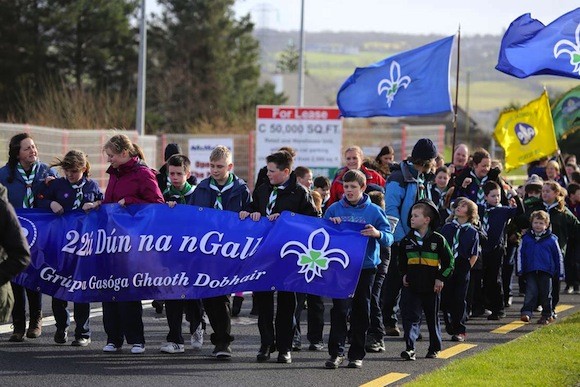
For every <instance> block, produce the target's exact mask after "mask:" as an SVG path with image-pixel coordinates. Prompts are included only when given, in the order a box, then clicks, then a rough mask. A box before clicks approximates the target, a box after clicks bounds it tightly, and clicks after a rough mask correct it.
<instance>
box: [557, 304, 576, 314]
mask: <svg viewBox="0 0 580 387" xmlns="http://www.w3.org/2000/svg"><path fill="white" fill-rule="evenodd" d="M573 307H574V305H567V304H562V305H558V306H557V307H556V313H560V312H563V311H565V310H568V309H572V308H573Z"/></svg>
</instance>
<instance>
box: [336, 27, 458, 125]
mask: <svg viewBox="0 0 580 387" xmlns="http://www.w3.org/2000/svg"><path fill="white" fill-rule="evenodd" d="M452 46H453V36H450V37H447V38H445V39H441V40H438V41H435V42H432V43H429V44H427V45H425V46H421V47H418V48H415V49H413V50H410V51H406V52H403V53H401V54H397V55H394V56H392V57H389V58H386V59H383V60H382V61H380V62H377V63H375V64H373V65H370V66H369V67H362V68H357V69H356V70H355V71H354V74H352V75H351V76H350V77H349V78H348V79H347V80H346V81H345V82H344V84H343V85H342V87H341V88H340V90H339V91H338V95H337V97H336V100H337V104H338V108H339V109H340V113H341V115H342V116H343V117H375V116H389V117H400V116H409V115H426V114H436V113H443V112H449V111H451V110H452V106H451V95H450V94H449V61H450V59H451V48H452Z"/></svg>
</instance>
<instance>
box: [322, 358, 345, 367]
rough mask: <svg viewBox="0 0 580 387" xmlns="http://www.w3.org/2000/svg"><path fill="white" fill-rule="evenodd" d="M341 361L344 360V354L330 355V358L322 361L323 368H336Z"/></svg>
mask: <svg viewBox="0 0 580 387" xmlns="http://www.w3.org/2000/svg"><path fill="white" fill-rule="evenodd" d="M343 361H344V356H331V357H330V359H328V360H327V361H326V362H325V363H324V368H326V369H329V370H335V369H337V368H338V366H339V365H341V364H342V362H343Z"/></svg>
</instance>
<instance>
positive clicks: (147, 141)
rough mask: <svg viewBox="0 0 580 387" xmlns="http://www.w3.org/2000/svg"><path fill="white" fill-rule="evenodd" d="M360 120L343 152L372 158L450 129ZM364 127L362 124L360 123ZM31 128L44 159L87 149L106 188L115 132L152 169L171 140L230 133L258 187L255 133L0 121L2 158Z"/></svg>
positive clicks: (347, 134)
mask: <svg viewBox="0 0 580 387" xmlns="http://www.w3.org/2000/svg"><path fill="white" fill-rule="evenodd" d="M354 122H356V121H351V120H345V121H344V127H343V150H344V148H346V147H348V146H350V145H353V144H355V145H359V146H360V147H361V148H363V149H364V151H365V153H366V154H367V155H368V156H371V157H373V156H374V155H376V154H378V151H379V150H380V148H381V147H382V146H384V145H386V144H389V145H391V146H393V147H394V148H395V152H396V153H395V154H396V155H397V159H400V158H405V157H406V156H407V155H408V154H410V153H411V149H412V147H413V145H414V144H415V142H416V141H417V140H418V139H419V138H421V137H429V138H431V139H432V140H433V141H434V142H435V144H436V145H437V147H438V148H439V149H443V146H444V127H443V126H440V125H433V126H408V125H406V126H389V125H385V126H375V127H370V128H369V127H362V126H360V123H357V124H355V123H354ZM357 125H358V126H357ZM22 132H27V133H30V135H31V136H32V137H33V138H34V142H35V143H36V146H37V148H38V153H39V158H40V160H42V161H43V162H45V163H48V164H50V163H51V162H52V161H53V160H54V158H55V157H62V156H63V155H64V154H65V153H66V152H67V151H68V150H70V149H79V150H82V151H84V152H85V153H86V154H87V155H88V157H89V161H90V163H91V177H92V178H93V179H94V180H96V181H97V183H99V185H100V186H101V187H103V188H104V187H105V186H106V184H107V182H108V176H107V174H106V170H107V168H108V167H109V164H108V163H107V159H106V156H105V154H104V153H103V151H102V150H103V146H104V145H105V143H106V142H107V140H108V139H109V138H110V137H112V136H113V135H115V134H126V135H127V136H129V138H130V139H131V141H133V142H135V143H137V144H139V145H140V146H141V148H142V149H143V152H144V154H145V159H146V161H147V163H148V164H149V165H150V166H152V167H156V168H158V167H160V166H161V165H163V161H164V160H163V155H164V149H165V146H166V145H167V144H169V143H176V144H179V146H180V147H181V149H182V151H183V153H185V154H186V155H187V154H188V147H189V139H191V138H196V137H197V138H210V137H211V138H218V137H229V138H232V139H233V143H234V164H235V166H234V169H235V173H236V175H238V176H240V177H241V178H243V179H244V180H246V181H247V182H248V183H249V184H250V187H251V188H252V187H253V182H254V181H255V178H254V153H255V142H254V133H253V132H252V133H249V134H233V135H211V134H203V135H201V134H200V135H191V134H163V135H159V136H151V135H146V136H139V135H138V134H137V132H135V131H122V130H105V129H95V130H66V129H56V128H47V127H42V126H33V125H20V124H2V123H0V138H1V139H2V140H3V142H4V144H5V145H4V146H0V160H4V161H7V160H8V143H9V141H10V138H11V137H12V136H14V135H15V134H18V133H22Z"/></svg>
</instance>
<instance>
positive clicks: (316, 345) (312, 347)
mask: <svg viewBox="0 0 580 387" xmlns="http://www.w3.org/2000/svg"><path fill="white" fill-rule="evenodd" d="M308 350H309V351H323V350H324V343H322V342H320V343H312V344H310V345H309V346H308Z"/></svg>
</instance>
